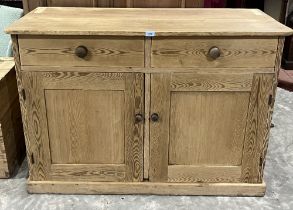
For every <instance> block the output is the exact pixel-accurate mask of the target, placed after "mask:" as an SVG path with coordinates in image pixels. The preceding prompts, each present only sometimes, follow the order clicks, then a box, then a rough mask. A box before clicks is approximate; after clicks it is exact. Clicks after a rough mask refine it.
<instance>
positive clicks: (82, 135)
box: [45, 90, 125, 164]
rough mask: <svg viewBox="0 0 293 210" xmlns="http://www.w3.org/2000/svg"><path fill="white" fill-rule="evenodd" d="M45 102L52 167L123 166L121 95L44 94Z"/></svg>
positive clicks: (76, 91)
mask: <svg viewBox="0 0 293 210" xmlns="http://www.w3.org/2000/svg"><path fill="white" fill-rule="evenodd" d="M64 98H66V100H64ZM45 100H46V106H47V116H48V127H49V135H50V138H49V139H50V148H51V159H52V164H58V163H59V164H65V163H67V164H107V163H108V164H123V163H124V126H123V125H124V120H125V119H124V92H123V91H103V90H101V91H93V90H90V91H89V90H86V91H84V90H46V91H45ZM82 122H87V123H86V124H85V123H82ZM60 139H62V141H61V142H60ZM97 148H99V149H98V150H97Z"/></svg>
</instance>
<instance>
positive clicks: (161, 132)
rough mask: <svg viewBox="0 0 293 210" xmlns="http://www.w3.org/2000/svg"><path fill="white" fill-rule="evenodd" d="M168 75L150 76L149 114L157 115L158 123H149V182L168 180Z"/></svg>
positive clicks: (169, 78)
mask: <svg viewBox="0 0 293 210" xmlns="http://www.w3.org/2000/svg"><path fill="white" fill-rule="evenodd" d="M170 82H171V75H170V74H152V75H151V109H150V113H151V114H152V113H157V114H158V115H159V121H158V122H150V169H149V180H150V181H151V182H166V181H167V179H168V147H167V145H168V144H169V123H170V122H169V109H170Z"/></svg>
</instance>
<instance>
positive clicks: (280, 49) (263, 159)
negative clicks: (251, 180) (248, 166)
mask: <svg viewBox="0 0 293 210" xmlns="http://www.w3.org/2000/svg"><path fill="white" fill-rule="evenodd" d="M284 42H285V38H284V37H279V43H278V50H277V55H276V61H275V76H274V78H273V89H272V92H271V94H272V103H271V104H270V111H269V113H268V116H267V118H268V119H267V123H268V125H269V126H270V125H271V122H272V116H273V109H274V104H275V98H276V93H277V86H278V77H279V72H280V68H281V62H282V54H283V48H284ZM266 131H267V132H266V133H265V135H264V139H263V142H262V143H261V151H260V154H261V156H260V158H259V161H260V162H259V167H260V168H259V178H260V180H263V173H264V167H265V163H266V154H267V149H268V143H269V134H270V133H269V129H268V128H266Z"/></svg>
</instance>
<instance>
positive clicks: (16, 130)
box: [0, 77, 25, 178]
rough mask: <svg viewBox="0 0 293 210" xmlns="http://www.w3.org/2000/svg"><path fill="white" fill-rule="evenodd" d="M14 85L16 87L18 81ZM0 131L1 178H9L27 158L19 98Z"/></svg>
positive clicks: (2, 122)
mask: <svg viewBox="0 0 293 210" xmlns="http://www.w3.org/2000/svg"><path fill="white" fill-rule="evenodd" d="M14 80H15V77H14ZM14 85H15V86H16V81H15V84H14ZM16 93H17V91H16ZM0 130H1V135H0V178H9V177H11V176H12V175H13V174H14V172H15V171H16V170H17V169H18V168H19V167H20V165H21V164H22V161H23V159H24V157H25V144H24V136H23V129H22V121H21V114H20V108H19V102H18V97H17V98H16V99H15V100H14V101H13V102H11V103H10V107H9V109H8V110H7V111H6V113H5V114H4V115H3V117H2V118H1V119H0ZM2 164H3V165H2ZM2 170H4V171H2ZM1 174H2V175H1Z"/></svg>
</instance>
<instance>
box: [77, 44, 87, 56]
mask: <svg viewBox="0 0 293 210" xmlns="http://www.w3.org/2000/svg"><path fill="white" fill-rule="evenodd" d="M87 53H88V49H87V48H86V47H85V46H78V47H77V48H75V55H76V56H77V57H79V58H85V57H86V56H87Z"/></svg>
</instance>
